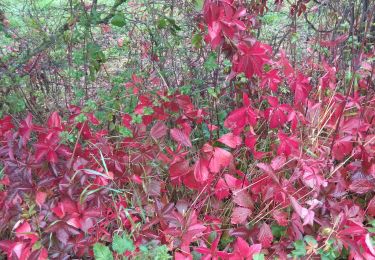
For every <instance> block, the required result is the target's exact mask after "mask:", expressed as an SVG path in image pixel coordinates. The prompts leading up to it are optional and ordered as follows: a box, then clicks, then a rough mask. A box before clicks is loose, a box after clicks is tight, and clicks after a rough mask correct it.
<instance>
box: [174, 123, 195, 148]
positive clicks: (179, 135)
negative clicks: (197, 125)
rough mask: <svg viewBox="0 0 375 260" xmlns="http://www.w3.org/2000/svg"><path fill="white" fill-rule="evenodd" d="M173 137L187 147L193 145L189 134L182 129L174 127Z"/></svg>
mask: <svg viewBox="0 0 375 260" xmlns="http://www.w3.org/2000/svg"><path fill="white" fill-rule="evenodd" d="M170 133H171V136H172V138H173V139H174V140H175V141H176V142H177V143H179V144H181V145H184V146H186V147H190V148H191V147H192V145H191V142H190V139H189V136H187V134H185V133H184V132H182V131H181V130H180V129H177V128H173V129H171V131H170Z"/></svg>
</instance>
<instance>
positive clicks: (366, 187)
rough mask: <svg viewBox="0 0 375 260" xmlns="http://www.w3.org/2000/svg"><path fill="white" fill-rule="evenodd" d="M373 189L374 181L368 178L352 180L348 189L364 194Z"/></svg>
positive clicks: (374, 187)
mask: <svg viewBox="0 0 375 260" xmlns="http://www.w3.org/2000/svg"><path fill="white" fill-rule="evenodd" d="M374 189H375V184H374V181H370V180H368V179H358V180H354V181H353V182H352V183H351V184H350V185H349V190H351V191H352V192H355V193H358V194H365V193H367V192H370V191H373V190H374Z"/></svg>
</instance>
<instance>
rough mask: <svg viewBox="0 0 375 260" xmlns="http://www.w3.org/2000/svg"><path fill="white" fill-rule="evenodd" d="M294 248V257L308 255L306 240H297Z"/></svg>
mask: <svg viewBox="0 0 375 260" xmlns="http://www.w3.org/2000/svg"><path fill="white" fill-rule="evenodd" d="M294 248H295V249H294V250H293V251H292V255H293V256H294V257H302V256H305V255H306V253H307V252H306V247H305V242H303V241H302V240H297V241H296V242H294Z"/></svg>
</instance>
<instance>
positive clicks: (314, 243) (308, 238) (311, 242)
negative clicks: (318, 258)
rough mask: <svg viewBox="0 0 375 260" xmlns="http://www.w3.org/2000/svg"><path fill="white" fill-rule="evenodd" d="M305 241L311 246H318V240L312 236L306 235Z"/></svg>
mask: <svg viewBox="0 0 375 260" xmlns="http://www.w3.org/2000/svg"><path fill="white" fill-rule="evenodd" d="M305 241H306V243H307V244H308V245H310V246H317V245H318V242H317V241H316V240H315V238H313V237H312V236H305Z"/></svg>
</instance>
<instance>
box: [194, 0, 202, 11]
mask: <svg viewBox="0 0 375 260" xmlns="http://www.w3.org/2000/svg"><path fill="white" fill-rule="evenodd" d="M194 7H195V10H197V11H202V9H203V0H194Z"/></svg>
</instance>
